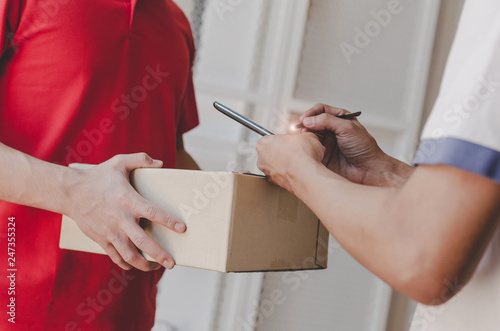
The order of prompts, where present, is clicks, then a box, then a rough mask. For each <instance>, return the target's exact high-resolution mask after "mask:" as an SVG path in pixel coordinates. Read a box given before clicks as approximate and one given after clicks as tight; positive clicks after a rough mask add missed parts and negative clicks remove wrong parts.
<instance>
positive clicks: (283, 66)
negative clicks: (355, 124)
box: [156, 0, 439, 331]
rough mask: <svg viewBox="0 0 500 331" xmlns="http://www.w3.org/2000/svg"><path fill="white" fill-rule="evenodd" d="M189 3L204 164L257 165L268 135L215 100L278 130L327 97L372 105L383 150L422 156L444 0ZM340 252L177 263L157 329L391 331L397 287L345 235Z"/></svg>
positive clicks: (189, 138) (192, 141)
mask: <svg viewBox="0 0 500 331" xmlns="http://www.w3.org/2000/svg"><path fill="white" fill-rule="evenodd" d="M178 2H179V3H181V4H182V5H183V7H184V8H186V9H187V10H188V12H189V13H194V14H193V15H194V19H192V21H193V23H194V24H193V25H194V27H195V30H196V31H197V36H198V37H197V40H198V53H197V56H198V60H197V64H196V68H195V73H196V75H195V81H196V88H197V98H198V105H199V110H200V117H201V125H200V127H199V128H197V129H195V130H194V131H193V132H191V133H189V134H188V135H186V148H187V150H188V151H189V152H191V153H192V155H193V156H194V157H195V158H196V159H197V160H198V161H199V163H200V165H201V166H202V168H204V169H206V170H220V171H234V170H252V171H257V169H256V168H255V161H256V158H255V152H254V149H253V146H254V143H255V141H256V140H257V139H258V136H257V135H255V134H253V133H251V132H248V130H246V129H244V128H242V127H240V126H239V125H238V124H236V123H234V122H232V121H230V120H228V119H226V118H224V117H223V116H222V115H220V114H218V113H217V112H216V111H215V110H214V109H213V108H212V102H213V101H215V100H217V101H220V102H222V103H225V104H227V105H228V106H231V107H232V108H234V109H235V110H238V111H240V112H241V113H243V114H245V115H247V116H249V117H251V118H253V119H254V120H256V121H257V122H259V123H261V124H264V125H265V126H268V127H269V128H270V129H272V130H274V131H276V132H285V131H287V129H288V127H289V121H293V114H294V113H297V112H302V111H304V110H306V109H307V108H308V107H310V106H312V105H313V104H314V103H316V102H323V103H329V104H333V105H336V106H340V107H344V108H346V109H350V110H361V111H363V115H362V116H361V118H360V120H361V122H362V123H363V124H365V125H366V126H367V127H368V129H369V130H370V132H372V133H373V134H374V135H375V137H376V138H377V139H378V141H379V142H380V144H381V147H382V148H383V149H384V150H385V151H386V152H388V153H389V154H391V155H393V156H396V157H399V158H400V159H403V160H405V161H407V162H409V160H411V154H412V151H413V150H414V146H415V144H416V141H417V133H418V129H419V126H420V118H421V112H422V107H423V100H424V93H425V84H426V81H427V74H428V67H429V63H430V58H431V50H432V44H433V38H434V33H435V23H436V20H437V13H438V8H439V1H436V0H421V1H411V0H401V1H397V0H362V1H361V0H358V1H349V0H179V1H178ZM193 8H194V10H193ZM330 253H331V254H330V259H329V267H328V269H327V270H325V271H313V272H296V273H267V274H265V275H264V274H236V275H235V274H229V275H226V274H219V273H214V272H208V271H201V270H196V269H189V268H181V267H177V268H176V270H174V271H171V272H167V273H166V274H165V277H164V279H163V280H162V283H161V287H160V295H159V301H158V304H159V305H158V313H157V321H158V323H157V326H156V327H157V328H158V330H182V331H184V330H196V331H204V330H207V331H208V330H228V331H234V330H246V331H249V330H259V331H264V330H272V331H280V330H286V331H293V330H341V331H349V330H353V331H360V330H361V331H362V330H367V331H368V330H370V331H371V330H373V331H375V330H380V331H381V330H384V329H385V325H386V321H387V312H388V308H389V304H390V296H391V290H390V288H389V287H388V286H387V285H385V284H384V283H383V282H381V281H380V280H379V279H378V278H377V277H375V276H373V275H372V274H371V273H370V272H368V271H367V270H365V269H364V268H363V267H362V266H360V265H359V264H358V263H357V262H356V261H355V260H353V259H352V258H351V257H350V256H349V255H348V254H347V253H346V252H345V251H344V250H343V249H342V248H341V247H340V246H339V245H337V244H336V243H335V241H334V240H332V241H331V247H330ZM277 294H280V295H279V296H277ZM278 297H279V299H276V298H278Z"/></svg>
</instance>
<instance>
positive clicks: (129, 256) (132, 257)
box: [122, 252, 139, 265]
mask: <svg viewBox="0 0 500 331" xmlns="http://www.w3.org/2000/svg"><path fill="white" fill-rule="evenodd" d="M138 255H139V253H133V252H128V253H124V254H123V255H122V259H123V261H125V262H126V263H128V264H132V265H133V264H134V263H136V262H137V261H138Z"/></svg>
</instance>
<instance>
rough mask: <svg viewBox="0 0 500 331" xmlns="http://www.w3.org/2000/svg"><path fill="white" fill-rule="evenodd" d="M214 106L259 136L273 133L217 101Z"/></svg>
mask: <svg viewBox="0 0 500 331" xmlns="http://www.w3.org/2000/svg"><path fill="white" fill-rule="evenodd" d="M214 107H215V109H217V110H218V111H220V112H221V113H223V114H224V115H226V116H229V117H230V118H232V119H233V120H235V121H236V122H238V123H240V124H242V125H244V126H246V127H247V128H249V129H250V130H252V131H254V132H257V133H258V134H260V135H261V136H269V135H274V133H272V132H271V131H269V130H268V129H265V128H263V127H262V126H260V125H258V124H257V123H255V122H253V121H251V120H249V119H248V118H246V117H245V116H243V115H240V114H238V113H237V112H235V111H234V110H232V109H230V108H228V107H226V106H224V105H222V104H220V103H218V102H217V101H216V102H214Z"/></svg>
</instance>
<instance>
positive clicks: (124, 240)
mask: <svg viewBox="0 0 500 331" xmlns="http://www.w3.org/2000/svg"><path fill="white" fill-rule="evenodd" d="M138 227H139V226H138ZM139 229H140V230H141V231H142V232H143V235H144V236H146V237H148V238H149V239H150V240H153V239H151V238H150V237H149V236H148V235H147V234H146V233H145V232H144V231H143V230H142V229H141V228H140V227H139ZM130 237H131V238H130ZM133 240H135V241H137V243H138V244H141V245H142V243H141V241H142V240H144V239H143V238H142V237H141V235H138V234H136V233H134V232H132V233H131V234H128V233H126V232H125V234H124V235H123V237H118V236H116V237H114V238H113V239H112V240H111V244H113V246H114V248H115V250H116V251H117V252H118V254H119V255H120V257H121V259H122V260H123V262H121V261H120V258H117V259H118V262H119V263H117V264H118V265H119V266H121V265H122V264H123V263H126V264H129V265H131V266H132V267H134V268H137V269H139V270H142V271H151V270H157V269H158V268H159V267H160V265H159V264H158V263H154V262H149V261H148V260H146V259H145V258H144V256H142V255H141V253H140V252H139V251H138V246H137V244H136V243H134V242H133ZM167 255H168V254H167ZM114 261H115V260H114V259H113V262H114ZM115 263H116V262H115Z"/></svg>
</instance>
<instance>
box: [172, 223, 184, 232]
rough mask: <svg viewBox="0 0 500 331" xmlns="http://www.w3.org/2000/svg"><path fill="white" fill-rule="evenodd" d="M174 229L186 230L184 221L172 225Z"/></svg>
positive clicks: (178, 230)
mask: <svg viewBox="0 0 500 331" xmlns="http://www.w3.org/2000/svg"><path fill="white" fill-rule="evenodd" d="M174 229H175V231H177V232H181V233H182V232H184V231H186V225H184V223H177V224H176V225H175V226H174Z"/></svg>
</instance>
